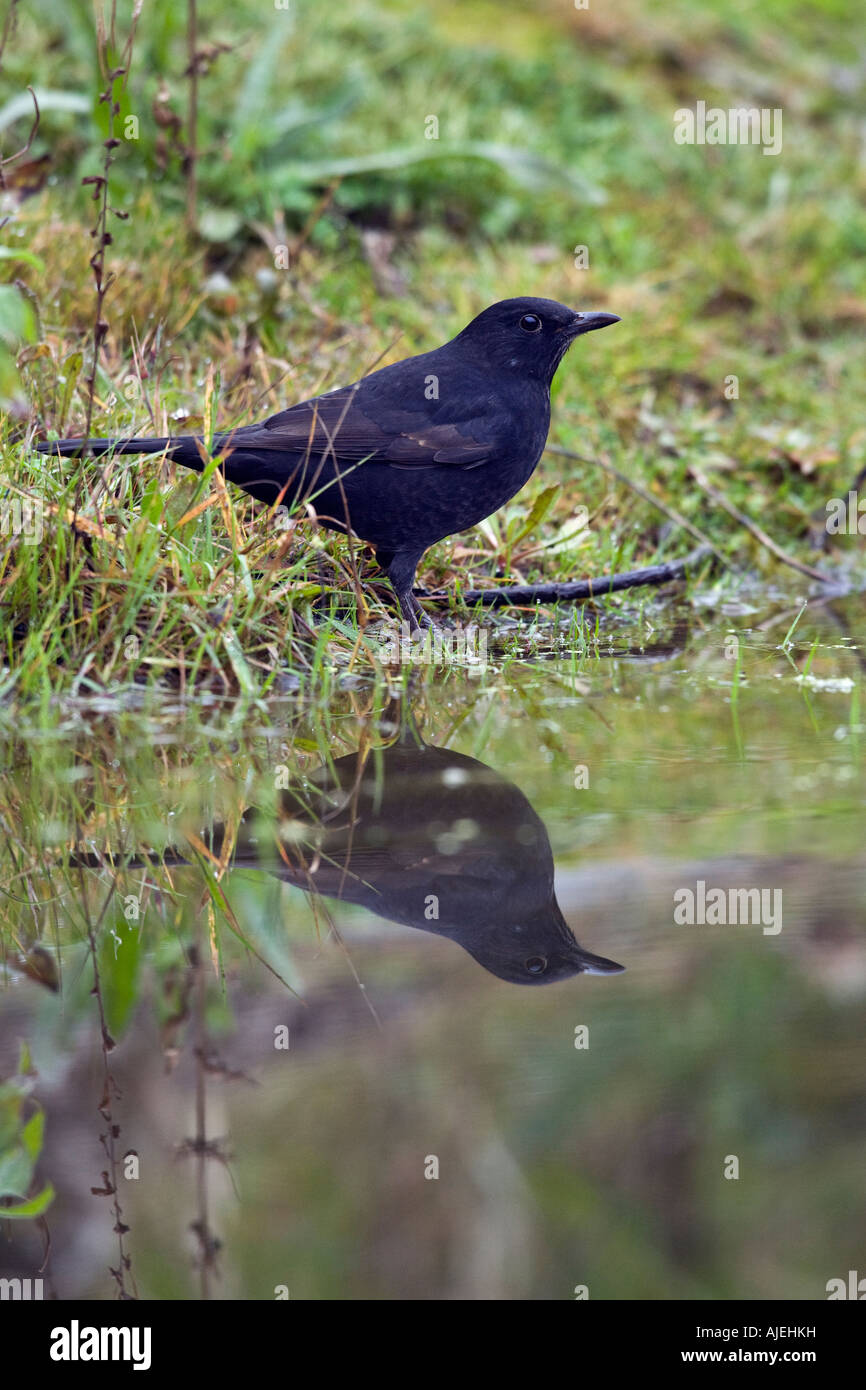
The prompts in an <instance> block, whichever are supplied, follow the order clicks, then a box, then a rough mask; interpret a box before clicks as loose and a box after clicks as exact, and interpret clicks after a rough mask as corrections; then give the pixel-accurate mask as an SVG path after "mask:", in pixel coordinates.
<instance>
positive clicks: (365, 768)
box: [71, 726, 624, 985]
mask: <svg viewBox="0 0 866 1390" xmlns="http://www.w3.org/2000/svg"><path fill="white" fill-rule="evenodd" d="M276 811H277V813H276V816H274V813H273V810H271V811H266V810H258V809H257V808H254V807H248V808H247V810H246V811H244V813H243V815H242V817H241V819H240V822H239V824H238V825H237V828H236V830H235V831H234V833H233V840H232V853H231V857H230V859H229V861H228V862H229V866H230V868H231V869H242V868H243V869H253V870H259V871H265V872H267V873H271V874H274V875H275V876H276V877H278V878H281V879H283V880H284V881H285V882H286V883H291V884H294V885H295V887H297V888H302V889H304V890H305V891H307V892H309V893H312V894H315V895H321V896H323V897H329V898H336V899H338V900H339V901H341V902H350V903H355V904H357V905H358V906H360V907H365V908H367V909H368V910H369V911H370V912H374V913H376V915H377V916H379V917H384V918H386V919H387V920H388V921H392V922H399V923H400V924H401V925H403V926H407V927H418V928H420V929H421V930H422V931H428V932H433V933H435V935H437V936H442V937H446V938H447V939H448V940H450V941H454V942H456V943H457V944H458V945H459V946H462V947H463V949H464V950H466V951H468V952H469V954H470V955H471V956H473V957H474V959H475V960H476V961H477V962H478V964H479V965H482V966H483V967H484V969H485V970H489V971H490V972H491V974H493V975H497V976H498V977H499V978H500V979H501V980H507V981H509V982H510V983H512V984H518V985H543V984H551V983H553V982H555V981H557V980H564V979H568V978H570V977H571V976H574V975H578V974H581V973H585V974H590V975H611V974H617V973H619V972H620V971H621V970H622V969H623V968H624V967H623V966H621V965H617V964H616V962H615V961H612V960H607V959H606V958H605V957H604V956H596V955H593V953H592V952H591V951H587V950H585V949H584V948H583V947H582V946H581V945H580V944H579V942H578V941H577V940H576V939H575V937H574V935H573V933H572V931H571V928H570V927H569V925H568V923H567V922H566V920H565V918H564V917H563V915H562V912H561V911H560V907H559V904H558V903H557V901H556V896H555V894H554V887H553V855H552V854H551V850H550V839H549V837H548V834H547V830H546V829H545V826H544V823H543V821H542V820H541V819H540V818H539V817H538V816H537V815H536V813H535V811H534V810H533V809H532V807H531V806H530V804H529V802H528V801H527V799H526V797H525V796H524V795H523V793H522V792H521V791H520V790H519V788H518V787H516V786H515V785H514V783H513V782H510V781H509V780H508V779H507V778H505V777H502V776H501V775H500V774H499V773H497V772H494V770H493V769H492V768H490V767H488V766H487V765H486V764H485V763H482V762H479V761H478V760H477V759H475V758H469V757H466V756H465V755H464V754H462V753H453V752H451V751H450V749H447V748H436V747H432V746H431V745H429V744H425V743H423V742H421V740H420V737H419V735H418V734H417V733H415V732H414V730H413V729H412V728H411V726H410V727H408V728H404V729H403V731H402V732H401V735H400V738H399V741H398V742H396V743H394V744H392V745H391V746H390V747H387V748H377V749H375V750H372V751H370V750H367V752H366V753H365V754H361V753H360V752H359V753H349V754H347V755H346V756H345V757H342V758H337V759H336V760H335V761H334V762H333V763H331V764H325V765H324V766H322V767H321V768H319V769H318V771H317V772H315V773H313V775H312V777H311V778H310V784H309V787H308V788H307V789H306V790H305V791H301V790H298V791H294V790H292V789H286V790H283V791H281V792H280V793H279V799H278V804H277V808H276ZM225 835H226V827H225V826H224V825H221V824H216V825H214V826H213V827H212V828H211V829H210V830H208V831H207V832H203V834H202V836H201V838H202V839H203V840H204V841H205V843H206V844H207V845H208V847H209V849H210V851H211V853H212V854H213V855H214V857H215V858H217V859H220V858H221V857H222V855H223V852H224V843H225ZM157 859H159V860H161V861H162V862H163V863H166V864H177V863H187V862H189V854H188V853H186V854H185V853H184V852H182V851H181V852H178V851H175V850H172V849H169V850H167V851H163V853H162V854H161V855H160V856H156V855H151V856H146V857H144V858H133V859H129V860H127V861H125V862H126V867H127V868H135V867H140V866H141V865H142V864H145V863H149V862H155V861H157ZM71 862H72V863H73V864H79V865H87V866H92V867H97V866H102V865H104V863H105V860H104V858H102V857H100V856H98V855H93V854H89V853H88V854H80V855H76V856H75V857H74V858H73V859H72V861H71Z"/></svg>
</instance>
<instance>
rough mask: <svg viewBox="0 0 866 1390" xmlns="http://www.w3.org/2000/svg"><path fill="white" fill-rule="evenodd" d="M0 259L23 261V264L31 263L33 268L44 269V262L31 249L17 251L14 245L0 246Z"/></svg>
mask: <svg viewBox="0 0 866 1390" xmlns="http://www.w3.org/2000/svg"><path fill="white" fill-rule="evenodd" d="M0 261H23V262H24V264H25V265H32V267H33V269H34V270H41V271H44V270H45V262H44V261H41V260H40V259H39V257H38V256H34V254H33V252H32V251H18V250H16V248H15V247H14V246H0Z"/></svg>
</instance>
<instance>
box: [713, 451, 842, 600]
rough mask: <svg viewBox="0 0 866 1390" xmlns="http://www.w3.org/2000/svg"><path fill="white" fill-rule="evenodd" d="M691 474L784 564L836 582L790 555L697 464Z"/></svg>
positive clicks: (833, 582)
mask: <svg viewBox="0 0 866 1390" xmlns="http://www.w3.org/2000/svg"><path fill="white" fill-rule="evenodd" d="M689 474H690V475H691V477H692V478H694V480H695V482H696V483H697V485H698V487H699V488H700V489H701V490H702V491H703V492H705V493H706V494H707V496H708V497H711V498H712V499H713V501H714V502H717V503H718V505H719V506H720V507H722V508H724V510H725V511H726V512H727V513H728V516H732V517H733V518H734V520H735V521H738V522H739V523H740V525H741V526H744V527H745V528H746V530H747V531H748V532H749V534H750V535H752V536H754V537H755V540H756V541H758V542H760V544H761V545H762V546H764V548H765V549H766V550H769V551H770V553H771V554H772V555H775V557H776V559H777V560H781V561H782V564H783V565H790V567H791V569H793V570H798V571H799V573H800V574H805V575H807V576H808V578H809V579H817V580H818V583H819V584H835V583H836V582H837V581H836V580H835V579H833V578H832V576H831V575H828V574H822V572H821V570H816V569H813V568H812V566H811V565H804V564H803V562H802V560H797V559H795V558H794V556H793V555H789V554H788V552H787V551H786V550H783V549H782V547H781V546H780V545H777V543H776V542H775V541H774V540H773V538H772V536H768V535H767V533H766V531H764V530H763V529H762V528H761V527H760V526H759V525H758V523H757V522H756V521H752V519H751V517H749V516H746V513H745V512H741V511H740V509H739V507H736V506H734V503H733V502H731V501H730V500H729V498H727V497H726V496H725V495H724V493H723V492H719V490H718V488H716V487H713V485H712V483H710V482H709V481H708V480H707V479H706V478H705V476H704V474H703V473H702V472H701V470H700V469H699V468H698V467H697V465H696V464H691V465H690V466H689Z"/></svg>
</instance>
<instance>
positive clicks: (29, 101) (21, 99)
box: [0, 87, 91, 130]
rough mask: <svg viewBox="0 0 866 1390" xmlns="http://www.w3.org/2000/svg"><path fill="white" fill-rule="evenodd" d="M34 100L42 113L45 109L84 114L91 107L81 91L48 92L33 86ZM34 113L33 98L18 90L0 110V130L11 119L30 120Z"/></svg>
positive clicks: (42, 113)
mask: <svg viewBox="0 0 866 1390" xmlns="http://www.w3.org/2000/svg"><path fill="white" fill-rule="evenodd" d="M33 90H34V92H35V93H36V100H37V101H38V102H39V111H40V114H41V115H44V114H45V112H46V111H68V112H70V113H71V114H72V115H75V116H81V115H84V114H85V113H86V112H87V111H89V110H90V108H91V102H90V97H88V96H85V95H84V94H83V93H82V92H49V91H46V90H44V89H43V88H41V87H34V88H33ZM35 115H36V111H35V108H34V106H33V98H32V96H31V95H30V93H29V92H19V94H18V96H17V97H13V98H12V100H11V101H7V103H6V105H5V106H4V107H3V108H2V110H0V130H5V129H6V127H7V126H10V125H11V124H12V122H13V121H18V120H20V119H21V117H22V116H26V117H28V118H29V119H30V120H31V121H32V120H33V118H34V116H35Z"/></svg>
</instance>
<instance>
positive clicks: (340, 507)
mask: <svg viewBox="0 0 866 1390" xmlns="http://www.w3.org/2000/svg"><path fill="white" fill-rule="evenodd" d="M618 322H619V318H618V316H617V315H616V314H603V313H576V312H575V311H574V310H573V309H569V308H567V307H566V306H565V305H564V304H559V303H557V301H556V300H554V299H528V298H527V299H503V300H501V301H500V302H499V303H498V304H492V305H491V306H490V308H489V309H485V310H484V312H483V313H481V314H479V315H478V317H477V318H475V319H473V320H472V322H471V323H470V324H469V325H468V326H467V327H466V328H464V329H463V331H462V332H461V333H458V334H457V337H456V338H452V339H451V341H450V342H449V343H445V345H444V346H443V347H440V348H436V349H435V350H434V351H433V352H424V353H421V354H420V355H419V356H417V357H408V358H406V359H405V360H404V361H402V362H395V363H394V364H393V366H390V367H383V368H381V370H380V371H377V372H372V373H371V374H370V375H369V376H366V377H363V378H362V379H361V380H360V381H356V382H355V383H354V384H353V385H351V386H345V387H342V388H340V389H339V390H336V391H329V392H327V393H326V394H325V395H323V396H316V397H315V398H314V399H312V400H308V401H301V402H300V403H299V404H298V405H295V406H292V407H291V408H290V409H289V410H284V411H281V412H280V414H278V415H272V416H271V417H270V419H268V420H264V421H262V422H261V423H259V424H257V425H244V426H242V427H240V428H238V429H235V430H233V431H232V432H231V433H230V434H219V435H216V436H215V437H214V451H215V452H216V451H218V452H219V453H220V454H221V455H223V456H224V461H223V463H222V464H221V467H222V470H223V472H224V474H225V476H226V478H227V479H228V480H229V481H230V482H232V483H237V485H238V486H239V487H241V488H243V489H244V491H245V492H248V493H250V495H251V496H252V497H255V498H258V499H259V501H262V502H266V503H269V504H274V503H277V502H279V503H282V504H286V505H291V504H293V503H298V502H301V501H307V500H311V501H312V502H313V505H314V507H315V510H316V512H317V514H318V517H319V520H320V521H321V522H322V523H323V524H324V525H325V526H328V527H330V528H331V529H332V530H336V531H346V530H347V528H351V530H352V531H353V532H354V534H355V535H356V536H359V537H360V538H361V540H364V541H368V542H369V543H370V544H371V545H372V546H373V547H374V549H375V552H376V559H377V561H378V563H379V565H380V566H381V568H382V569H383V570H384V571H385V572H386V573H387V575H388V578H389V579H390V581H391V584H392V586H393V588H394V591H395V593H396V595H397V599H398V601H399V604H400V609H401V612H402V614H403V617H404V618H406V619H407V620H408V622H409V623H410V626H411V627H412V628H415V627H417V626H418V625H419V624H422V625H424V626H430V625H431V623H430V619H429V618H428V616H427V615H426V614H425V613H424V611H423V609H422V608H421V607H420V605H419V603H418V601H417V599H416V598H415V597H414V595H413V592H412V586H413V584H414V580H415V570H416V568H417V565H418V562H419V561H420V559H421V557H422V555H423V554H424V552H425V550H427V549H428V548H429V547H430V546H431V545H433V544H435V542H436V541H440V540H442V539H443V538H444V537H445V536H450V535H453V534H454V533H455V532H457V531H465V530H468V529H469V527H471V526H476V525H477V524H478V522H479V521H483V520H484V518H485V517H487V516H490V515H491V513H493V512H495V511H497V509H498V508H499V507H501V506H503V505H504V503H506V502H507V501H508V500H509V498H511V497H513V496H514V494H515V493H516V492H518V491H519V490H520V488H522V487H523V485H524V483H525V482H526V481H527V480H528V479H529V477H530V476H531V475H532V473H533V472H534V470H535V467H536V465H537V463H538V461H539V459H540V458H541V454H542V451H543V449H544V445H545V442H546V440H547V432H548V429H549V426H550V384H551V382H552V380H553V376H554V373H555V372H556V369H557V367H558V366H559V363H560V362H561V360H562V358H563V357H564V355H565V353H566V352H567V351H568V348H569V347H570V346H571V344H572V342H573V341H574V339H575V338H577V337H579V335H580V334H581V333H590V332H592V331H593V329H596V328H605V327H606V326H607V325H608V324H611V323H618ZM201 445H202V439H201V436H196V435H180V436H177V437H175V438H168V439H60V440H51V441H46V442H43V443H40V444H37V446H36V447H37V449H38V450H39V451H40V452H41V453H46V454H59V455H61V456H63V457H67V458H69V457H75V456H77V455H79V454H82V453H89V454H96V455H101V454H106V453H118V454H156V453H162V452H163V451H164V452H165V453H166V455H167V457H168V458H170V459H172V460H173V461H174V462H175V463H180V464H183V465H184V466H185V467H187V468H194V469H195V470H196V471H197V472H201V470H202V468H203V467H204V464H203V462H202V451H201Z"/></svg>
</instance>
